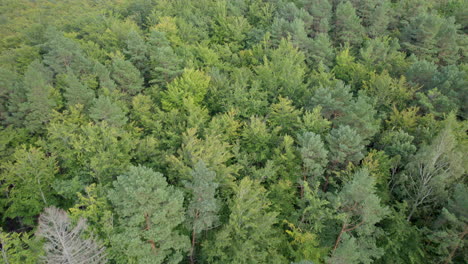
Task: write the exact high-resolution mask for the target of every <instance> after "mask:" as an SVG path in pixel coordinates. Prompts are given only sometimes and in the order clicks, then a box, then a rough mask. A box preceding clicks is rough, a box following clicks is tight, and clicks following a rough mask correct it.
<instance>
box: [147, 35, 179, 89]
mask: <svg viewBox="0 0 468 264" xmlns="http://www.w3.org/2000/svg"><path fill="white" fill-rule="evenodd" d="M148 53H149V56H150V65H151V69H150V78H151V81H150V82H151V83H154V84H157V85H159V86H160V87H165V86H166V84H167V83H169V82H171V81H172V80H173V79H174V78H175V77H177V76H178V75H179V74H180V73H182V67H181V64H182V62H181V59H179V58H178V56H177V55H176V54H175V53H174V50H173V49H172V47H171V46H170V44H169V41H168V40H167V38H166V35H165V33H163V32H157V31H151V33H150V35H149V38H148Z"/></svg>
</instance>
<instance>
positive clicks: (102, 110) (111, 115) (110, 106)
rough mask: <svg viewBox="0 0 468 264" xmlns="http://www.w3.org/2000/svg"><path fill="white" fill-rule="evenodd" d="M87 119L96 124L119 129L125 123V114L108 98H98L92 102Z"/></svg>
mask: <svg viewBox="0 0 468 264" xmlns="http://www.w3.org/2000/svg"><path fill="white" fill-rule="evenodd" d="M89 117H91V119H93V120H94V121H95V122H96V123H98V122H105V123H107V124H109V125H110V126H115V127H121V126H123V125H125V123H126V122H127V117H126V116H125V112H124V111H123V110H122V109H121V108H120V107H119V105H117V104H116V103H115V102H113V100H112V99H111V98H110V97H108V96H99V98H97V99H95V100H94V103H93V106H92V107H91V108H90V109H89Z"/></svg>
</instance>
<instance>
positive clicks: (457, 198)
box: [427, 184, 468, 264]
mask: <svg viewBox="0 0 468 264" xmlns="http://www.w3.org/2000/svg"><path fill="white" fill-rule="evenodd" d="M467 191H468V189H467V187H466V185H463V184H457V185H456V186H455V188H454V192H453V196H452V197H451V199H450V200H449V201H448V203H447V206H446V207H444V208H443V209H442V212H441V215H440V216H439V219H437V221H436V222H435V223H434V225H433V226H434V227H435V230H427V232H428V233H429V234H428V238H429V240H430V241H431V242H432V243H434V244H435V246H433V247H434V248H433V249H432V250H433V251H435V252H434V253H435V254H434V255H436V256H437V258H436V260H438V261H440V262H441V263H442V262H443V263H446V264H448V263H452V262H455V261H456V259H457V253H459V252H460V251H463V249H464V248H465V243H466V239H465V237H466V236H467V235H468V215H467V212H468V208H467V205H468V192H467ZM462 258H464V259H465V260H466V256H463V257H460V258H459V259H460V260H462Z"/></svg>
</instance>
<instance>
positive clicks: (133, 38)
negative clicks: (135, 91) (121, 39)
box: [124, 30, 150, 79]
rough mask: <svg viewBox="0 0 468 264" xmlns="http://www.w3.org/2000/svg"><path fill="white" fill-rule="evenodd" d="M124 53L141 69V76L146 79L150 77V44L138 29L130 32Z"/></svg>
mask: <svg viewBox="0 0 468 264" xmlns="http://www.w3.org/2000/svg"><path fill="white" fill-rule="evenodd" d="M124 53H125V54H126V55H127V56H128V57H129V59H128V60H129V61H130V62H131V63H132V64H133V66H135V67H136V68H137V69H138V70H139V71H140V73H141V76H142V77H143V78H145V79H147V78H149V76H148V74H149V70H150V67H149V54H148V46H147V45H146V43H145V40H144V39H143V38H142V37H141V36H140V34H139V33H138V32H137V31H134V30H132V31H130V33H128V37H127V48H126V49H125V50H124Z"/></svg>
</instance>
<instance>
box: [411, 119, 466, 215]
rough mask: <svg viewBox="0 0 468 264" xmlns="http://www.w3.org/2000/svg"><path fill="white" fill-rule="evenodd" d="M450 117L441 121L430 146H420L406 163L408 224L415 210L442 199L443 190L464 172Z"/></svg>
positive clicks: (445, 190)
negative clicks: (441, 123)
mask: <svg viewBox="0 0 468 264" xmlns="http://www.w3.org/2000/svg"><path fill="white" fill-rule="evenodd" d="M454 118H455V117H454V116H453V115H450V116H449V117H448V118H447V120H446V121H445V122H446V126H445V128H444V129H443V130H442V131H441V132H440V133H439V135H438V136H437V137H436V138H435V139H434V141H433V142H432V144H431V145H429V146H424V147H422V148H421V149H420V151H419V152H418V153H417V154H416V155H415V156H414V157H413V161H411V162H410V163H408V166H407V171H408V181H407V182H406V187H407V189H408V193H409V204H410V206H411V207H410V208H411V209H410V212H409V215H408V217H407V220H408V221H409V220H411V218H412V217H413V215H414V213H415V212H416V211H417V209H418V208H420V207H422V206H424V205H427V204H432V203H434V202H437V200H445V199H442V197H445V196H448V191H447V188H448V187H449V186H452V184H453V182H455V180H456V179H458V178H459V177H461V176H462V175H463V174H464V172H465V170H464V166H463V163H464V161H463V160H464V158H463V157H462V153H461V152H460V151H459V150H458V149H457V140H456V138H455V135H454V133H453V130H452V123H453V122H454V121H453V119H454ZM445 198H447V197H445Z"/></svg>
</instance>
